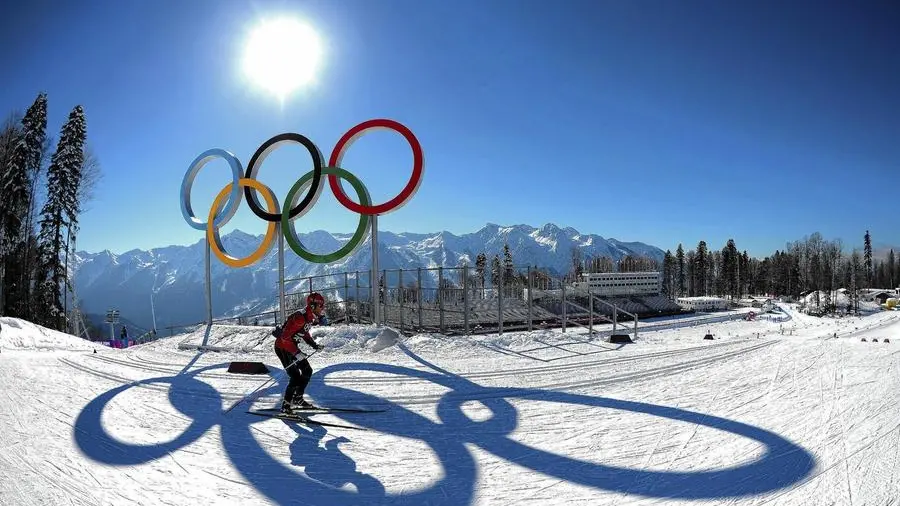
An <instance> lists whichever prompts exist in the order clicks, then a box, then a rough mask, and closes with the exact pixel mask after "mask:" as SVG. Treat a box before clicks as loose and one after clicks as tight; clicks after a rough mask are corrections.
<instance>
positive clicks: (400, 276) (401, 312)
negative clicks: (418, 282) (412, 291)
mask: <svg viewBox="0 0 900 506" xmlns="http://www.w3.org/2000/svg"><path fill="white" fill-rule="evenodd" d="M397 276H398V277H397V279H398V281H397V283H398V284H399V288H398V290H397V294H398V295H397V297H398V299H399V300H400V330H403V296H404V293H403V269H400V272H399V273H398V275H397Z"/></svg>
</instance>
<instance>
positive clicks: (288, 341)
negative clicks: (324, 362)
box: [273, 292, 325, 414]
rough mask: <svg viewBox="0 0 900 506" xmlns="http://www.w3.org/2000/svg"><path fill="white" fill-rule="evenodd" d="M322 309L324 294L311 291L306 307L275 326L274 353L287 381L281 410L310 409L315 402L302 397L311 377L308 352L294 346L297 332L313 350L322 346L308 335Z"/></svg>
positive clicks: (292, 411)
mask: <svg viewBox="0 0 900 506" xmlns="http://www.w3.org/2000/svg"><path fill="white" fill-rule="evenodd" d="M324 311H325V297H322V295H321V294H319V293H316V292H313V293H311V294H309V295H308V296H307V297H306V307H305V308H304V309H301V310H299V311H296V312H294V313H293V314H291V315H290V316H289V317H288V318H287V320H285V322H284V325H283V326H282V327H280V328H276V329H275V331H274V332H273V334H275V354H276V355H278V359H279V360H281V364H282V365H283V366H284V370H285V372H287V374H288V377H290V381H289V382H288V386H287V388H286V389H285V390H284V399H283V400H282V402H281V412H282V413H285V414H293V413H294V410H295V409H313V408H315V406H313V405H312V404H310V403H309V402H307V401H306V399H304V398H303V393H304V392H305V391H306V386H307V385H308V384H309V380H310V378H312V372H313V371H312V367H311V366H310V365H309V361H308V360H307V357H308V356H309V355H307V354H305V353H303V352H302V351H300V348H298V347H297V344H298V342H297V339H296V336H298V335H299V336H300V337H301V338H302V339H303V340H304V341H306V344H308V345H310V346H312V347H313V348H314V349H316V350H321V349H322V348H323V346H322V345H320V344H318V343H316V341H315V340H314V339H313V338H312V336H311V335H309V328H310V327H312V326H313V325H316V324H318V323H319V321H320V318H321V317H322V313H323V312H324Z"/></svg>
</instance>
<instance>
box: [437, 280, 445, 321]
mask: <svg viewBox="0 0 900 506" xmlns="http://www.w3.org/2000/svg"><path fill="white" fill-rule="evenodd" d="M437 297H438V311H439V313H440V329H441V332H443V331H444V268H443V267H438V292H437Z"/></svg>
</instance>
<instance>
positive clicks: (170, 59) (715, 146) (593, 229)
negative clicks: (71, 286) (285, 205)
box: [0, 0, 900, 255]
mask: <svg viewBox="0 0 900 506" xmlns="http://www.w3.org/2000/svg"><path fill="white" fill-rule="evenodd" d="M277 15H291V16H295V17H297V18H300V19H303V20H305V21H307V22H308V23H310V24H312V25H313V26H314V27H315V28H316V30H317V31H318V32H319V33H320V35H321V36H322V38H323V41H324V45H325V54H324V65H323V66H322V68H321V71H320V73H319V75H318V77H317V80H316V82H315V83H314V85H312V86H310V87H309V88H308V89H305V90H302V91H300V92H298V93H297V94H295V95H293V96H291V97H289V98H288V99H287V100H286V101H285V102H284V103H280V102H279V101H277V100H274V99H272V98H271V97H269V96H267V95H265V94H263V93H261V92H260V91H259V90H258V88H255V87H253V86H252V85H251V83H249V82H248V81H247V80H246V79H245V78H244V76H243V75H242V74H241V72H240V65H239V61H240V53H241V49H242V45H243V43H244V41H245V40H246V37H247V34H248V32H249V30H251V29H252V28H253V26H254V25H255V24H257V23H258V22H259V21H260V20H261V19H264V18H268V17H273V16H277ZM897 26H900V9H898V7H897V6H896V4H895V5H891V4H890V2H843V3H837V2H822V1H799V0H796V1H791V2H776V1H771V0H770V1H763V2H750V1H734V2H719V1H712V0H709V1H707V0H703V1H699V0H696V1H695V0H691V1H687V2H669V1H634V2H633V1H600V0H587V1H580V0H567V1H566V2H542V1H537V0H521V1H512V0H502V1H501V0H495V1H473V0H467V1H460V2H438V1H433V2H432V1H427V2H422V1H413V0H406V1H387V0H379V1H368V0H348V1H340V2H336V1H306V2H287V1H282V2H263V1H250V2H237V1H212V0H191V1H188V2H183V1H177V2H176V1H169V0H159V1H152V2H151V1H131V2H114V1H106V0H102V1H101V0H93V1H91V2H62V1H59V2H48V1H44V0H34V1H32V2H18V3H17V4H15V5H13V4H10V5H7V6H4V7H3V11H2V15H0V47H4V48H11V47H15V48H16V50H12V51H10V50H4V51H2V52H0V68H2V69H3V86H2V87H0V114H2V115H3V116H6V115H7V114H8V113H9V112H11V111H13V110H16V109H18V110H20V111H24V110H25V109H26V108H27V107H28V106H29V105H30V104H31V102H32V101H33V100H34V97H35V96H36V94H37V93H38V92H39V91H46V92H47V93H48V95H49V110H50V116H49V125H48V130H49V132H50V133H51V134H52V135H53V136H54V138H56V137H58V134H59V128H60V126H61V124H62V122H63V121H64V119H65V117H66V116H67V115H68V113H69V111H70V110H71V108H72V107H73V106H75V105H76V104H82V105H83V106H84V107H85V111H86V115H87V121H88V137H89V143H90V145H91V147H92V149H93V150H94V151H95V153H96V154H97V156H98V158H99V161H100V163H101V165H102V169H103V179H102V180H101V181H100V183H99V185H98V187H97V189H96V199H95V200H93V201H92V202H90V203H89V209H88V211H87V212H86V213H85V214H84V215H82V217H81V228H82V230H81V234H80V239H79V243H78V247H79V249H83V250H87V251H99V250H103V249H110V250H112V251H114V252H124V251H127V250H130V249H133V248H143V249H147V248H150V247H158V246H164V245H169V244H190V243H194V242H196V241H198V240H200V239H201V238H202V233H201V232H199V231H197V230H194V229H192V228H190V227H188V225H187V224H186V223H185V222H184V220H183V218H182V217H181V213H180V208H179V191H180V186H181V181H182V178H183V176H184V173H185V171H186V169H187V167H188V165H189V164H190V163H191V161H192V160H193V159H194V158H195V157H196V156H197V155H198V154H200V153H201V152H202V151H204V150H206V149H208V148H213V147H218V148H223V149H227V150H229V151H232V152H234V153H235V154H236V155H237V156H238V157H239V158H240V159H241V161H242V162H243V163H244V164H246V163H248V162H249V159H250V156H251V155H252V153H253V151H254V150H255V149H256V148H257V146H259V144H261V143H262V142H263V141H265V140H266V139H268V138H269V137H271V136H273V135H276V134H279V133H282V132H287V131H292V132H299V133H302V134H304V135H306V136H308V137H309V138H311V139H312V140H313V141H314V142H316V143H317V145H318V146H319V148H320V150H321V151H322V153H323V155H324V156H325V157H327V156H328V155H329V154H330V152H331V149H332V147H333V146H334V144H335V142H336V141H337V139H338V138H340V136H341V135H342V134H343V133H344V132H345V131H346V130H347V129H349V128H350V127H352V126H353V125H355V124H357V123H360V122H362V121H364V120H367V119H370V118H375V117H388V118H392V119H395V120H397V121H400V122H401V123H403V124H405V125H407V126H408V127H409V128H411V129H412V130H413V132H415V134H416V135H417V137H418V138H419V140H420V142H421V143H422V146H423V148H424V151H425V158H426V170H425V177H424V179H423V182H422V184H421V187H420V188H419V191H418V193H417V194H416V196H415V197H414V198H413V199H412V200H411V201H410V202H409V203H408V204H406V206H404V207H403V208H401V209H399V210H397V211H396V212H394V213H391V214H388V215H385V216H382V217H381V218H380V219H379V225H380V226H379V228H380V229H381V230H390V231H394V232H403V231H411V232H436V231H440V230H447V231H450V232H452V233H456V234H460V233H466V232H474V231H476V230H478V229H479V228H481V227H482V226H483V225H484V224H485V223H487V222H491V223H498V224H519V223H525V224H530V225H533V226H540V225H542V224H544V223H547V222H553V223H556V224H559V225H561V226H571V227H574V228H576V229H578V230H580V231H582V232H585V233H596V234H600V235H602V236H604V237H614V238H616V239H619V240H627V241H642V242H646V243H650V244H654V245H656V246H659V247H661V248H663V249H669V248H670V249H672V250H673V251H674V249H675V247H676V246H677V244H678V243H679V242H682V243H684V244H685V245H686V246H690V247H695V246H696V244H697V242H698V241H699V240H701V239H703V240H706V241H707V242H708V243H709V244H710V245H711V247H716V248H721V247H722V246H724V244H725V242H726V241H727V240H728V239H729V238H734V239H735V241H736V243H737V245H738V248H740V249H742V250H743V249H746V250H748V252H749V253H750V254H751V255H768V254H770V253H772V252H773V251H774V250H775V249H779V248H783V247H784V245H785V242H787V241H791V240H796V239H801V238H802V237H803V236H805V235H809V234H811V233H813V232H817V231H818V232H821V233H822V234H823V235H824V236H825V237H826V238H828V239H832V238H841V239H842V240H843V241H844V243H845V244H846V245H848V246H857V247H861V246H862V237H863V234H864V233H865V231H866V230H867V229H868V230H870V231H871V233H872V236H873V240H874V242H875V243H876V245H879V244H890V245H900V226H898V216H900V215H898V211H897V209H898V193H900V191H898V188H900V171H898V163H900V142H898V139H900V91H898V90H900V35H897V30H896V27H897ZM290 64H291V62H290V61H286V62H285V65H290ZM343 165H344V166H345V168H347V169H348V170H350V171H351V172H353V173H355V174H356V175H358V176H359V177H360V179H361V180H362V181H363V182H364V183H365V185H366V186H367V187H368V189H369V192H370V194H371V195H372V198H373V199H374V200H375V201H377V202H383V201H385V200H387V199H390V198H392V197H393V196H394V195H395V194H396V193H397V192H398V191H399V190H400V189H401V188H402V187H403V185H404V184H405V183H406V181H407V179H408V177H409V174H410V168H411V155H410V150H409V148H408V147H407V146H406V144H405V142H404V141H403V140H402V138H401V137H400V136H399V135H396V134H391V133H389V132H375V133H373V134H371V135H369V136H366V137H363V138H362V139H361V140H359V141H358V142H357V143H356V144H354V145H353V147H352V148H351V150H350V151H349V152H348V154H347V155H346V156H345V158H344V163H343ZM308 170H309V162H308V155H306V154H304V151H302V149H301V148H295V147H294V146H289V147H286V148H284V149H281V150H279V151H276V152H275V153H274V154H273V155H271V156H270V157H269V160H268V161H267V162H266V164H264V165H263V167H262V169H261V170H260V177H259V179H260V180H261V181H263V182H264V183H266V184H268V185H269V186H271V187H272V188H273V189H274V190H275V193H276V195H278V196H279V198H280V199H282V200H283V199H284V197H285V196H286V194H287V190H288V188H289V187H290V186H291V184H292V183H293V182H294V181H296V179H298V178H299V177H300V176H302V175H303V174H304V173H306V172H307V171H308ZM228 181H230V175H229V172H228V169H227V166H226V165H225V164H224V163H219V162H216V163H212V164H210V165H209V166H207V168H206V169H204V171H202V172H201V174H200V176H199V177H198V179H197V182H196V183H195V188H194V192H193V205H194V208H195V209H196V210H198V213H200V214H201V215H205V214H206V213H207V212H208V209H209V207H210V204H211V202H212V199H213V197H214V195H215V194H216V193H217V192H218V191H219V190H221V188H222V187H224V185H225V184H226V183H227V182H228ZM351 195H352V193H351ZM891 207H892V208H893V209H894V211H893V217H892V216H891V213H890V212H889V209H890V208H891ZM357 219H358V217H357V216H356V215H355V214H353V213H351V212H350V211H348V210H345V209H344V208H342V207H341V206H340V205H339V204H338V203H337V201H336V199H335V198H334V197H333V196H332V195H331V193H330V191H329V190H328V188H327V186H326V188H325V189H324V191H323V193H322V197H321V198H320V201H319V204H318V205H317V206H316V207H315V208H314V209H313V210H312V211H310V212H309V213H308V214H307V215H306V216H305V217H303V218H301V219H299V220H297V221H296V222H295V226H296V228H297V230H298V231H301V232H305V231H310V230H317V229H324V230H328V231H331V232H350V231H352V230H353V228H355V225H356V221H357ZM235 228H240V229H241V230H244V231H247V232H250V233H262V232H263V231H264V230H265V227H264V223H263V222H261V221H260V220H258V219H256V218H255V216H253V215H252V213H251V212H250V211H249V209H248V208H247V205H246V203H244V204H243V205H242V207H241V209H240V211H238V214H237V216H236V217H235V218H234V219H233V220H232V221H231V222H230V223H229V224H228V225H226V226H225V227H224V228H223V232H228V231H230V230H233V229H235Z"/></svg>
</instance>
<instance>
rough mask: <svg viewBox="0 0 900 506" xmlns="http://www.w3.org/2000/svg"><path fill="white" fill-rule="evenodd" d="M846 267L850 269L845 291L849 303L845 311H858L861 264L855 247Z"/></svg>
mask: <svg viewBox="0 0 900 506" xmlns="http://www.w3.org/2000/svg"><path fill="white" fill-rule="evenodd" d="M848 267H849V271H850V288H849V290H848V291H847V296H848V297H849V299H850V303H849V307H848V308H847V312H848V313H850V312H852V313H859V280H860V274H861V272H860V271H861V270H862V265H861V263H860V258H859V252H858V251H857V250H855V249H854V250H853V253H852V254H851V255H850V265H849V266H848Z"/></svg>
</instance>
